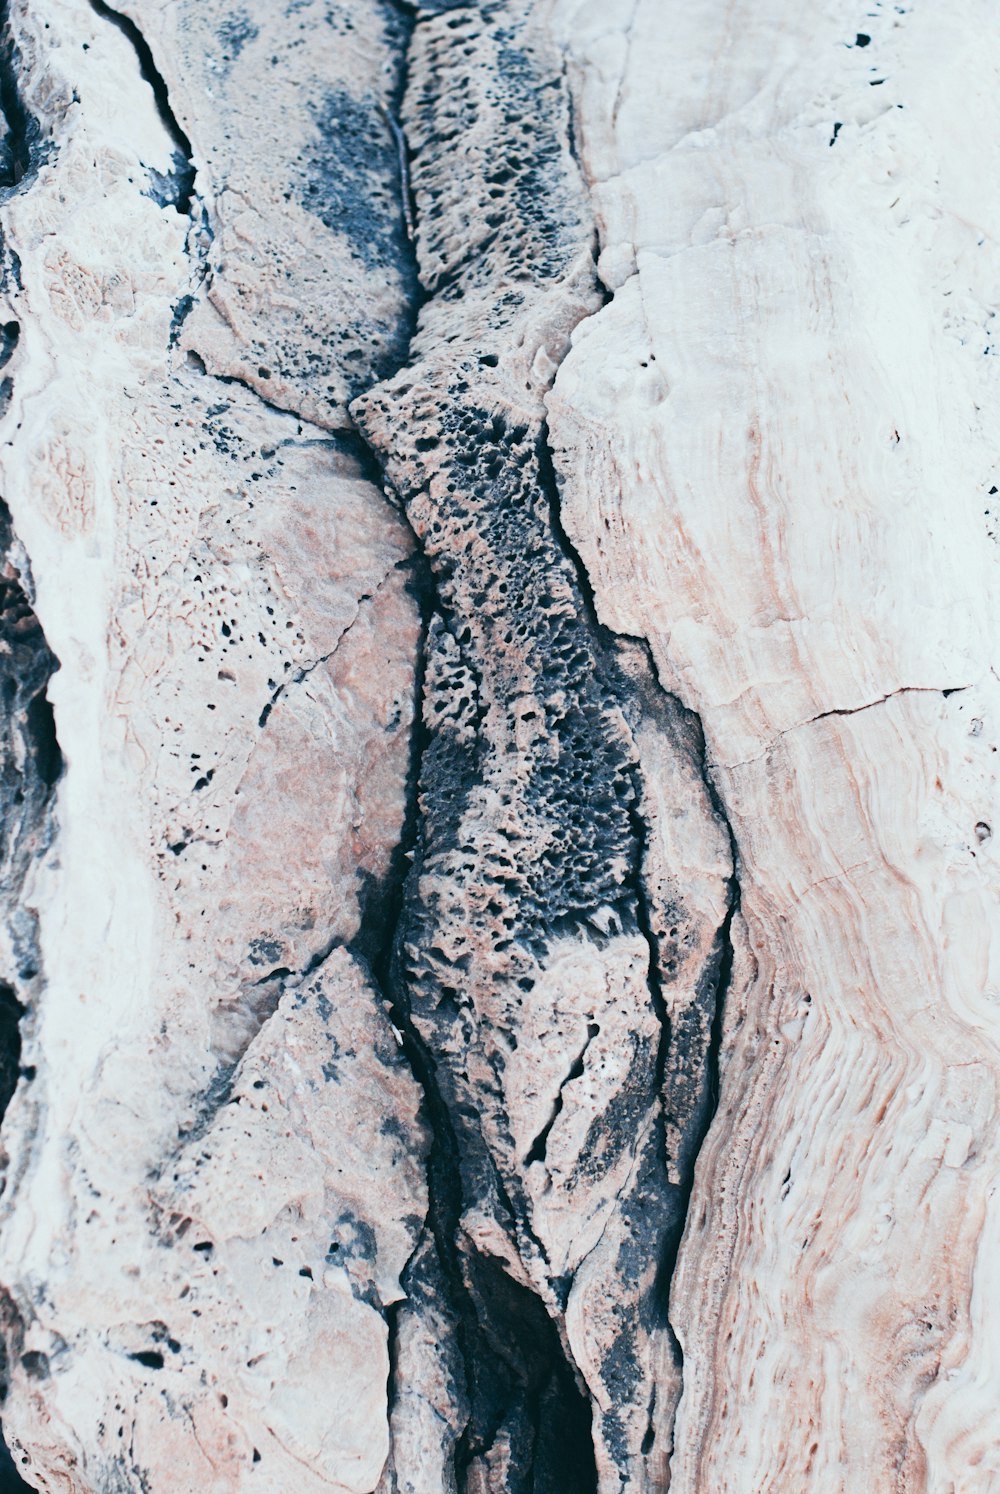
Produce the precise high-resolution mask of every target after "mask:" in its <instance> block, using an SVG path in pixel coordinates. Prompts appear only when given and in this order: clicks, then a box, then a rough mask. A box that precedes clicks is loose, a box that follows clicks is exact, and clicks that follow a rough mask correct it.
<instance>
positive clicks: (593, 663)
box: [351, 5, 732, 1490]
mask: <svg viewBox="0 0 1000 1494" xmlns="http://www.w3.org/2000/svg"><path fill="white" fill-rule="evenodd" d="M410 67H411V81H410V86H409V88H408V90H407V93H406V96H405V99H404V105H403V120H404V125H405V127H406V130H407V138H408V140H409V142H410V146H411V151H412V160H411V179H412V184H413V191H414V200H415V203H416V211H417V225H418V226H417V240H416V242H417V255H418V262H419V267H420V274H421V280H422V283H423V285H424V287H425V291H426V292H427V294H428V296H429V299H428V301H427V302H426V303H425V305H424V307H423V308H422V310H421V314H420V318H419V321H418V325H417V330H416V334H415V337H414V341H413V344H412V348H411V360H410V362H409V364H408V365H407V367H406V368H405V369H403V370H402V371H401V372H400V373H399V374H398V375H397V376H396V377H395V378H394V379H393V380H391V381H390V382H388V383H384V384H381V385H379V386H378V387H377V388H375V389H373V390H372V391H371V392H370V393H368V394H366V395H363V396H361V397H360V398H359V399H358V400H356V401H355V402H354V404H353V405H352V406H351V410H352V413H353V414H354V416H355V418H356V419H357V420H358V422H359V424H360V426H361V429H362V431H363V433H364V434H365V435H366V437H367V439H368V440H369V441H370V442H371V443H372V445H373V446H374V447H375V449H376V450H377V451H378V452H379V454H380V456H381V457H382V459H383V462H384V464H385V471H386V476H387V478H388V480H389V482H390V483H391V485H392V487H393V488H394V490H395V491H396V492H397V493H398V494H399V496H400V498H401V501H402V502H403V504H404V507H405V510H406V514H407V517H408V519H409V521H410V523H411V525H412V526H413V529H414V533H415V534H416V536H417V539H418V542H419V543H420V545H421V547H422V549H423V551H424V554H425V555H426V556H427V559H428V561H429V563H430V565H431V569H432V573H433V575H434V578H435V582H436V590H437V599H438V613H437V616H436V618H435V621H434V623H433V625H432V629H431V634H430V639H429V649H428V660H427V673H426V677H425V682H424V724H425V728H426V730H427V732H428V740H427V743H426V746H425V748H424V753H423V759H422V768H421V776H420V809H421V819H420V834H419V837H418V841H417V845H416V856H415V861H414V867H413V871H412V873H411V874H410V877H409V880H408V883H407V889H406V898H405V905H404V911H403V918H402V922H401V927H400V932H399V945H398V950H397V954H396V967H395V974H394V979H395V982H396V986H397V988H398V990H399V991H400V993H401V998H402V999H403V1000H404V1001H405V1004H406V1007H407V1010H408V1012H409V1015H410V1018H411V1020H412V1023H413V1026H414V1029H415V1033H416V1035H417V1036H418V1038H419V1040H420V1041H421V1043H422V1044H423V1045H425V1047H426V1049H427V1050H428V1052H429V1053H430V1054H431V1055H433V1057H434V1060H435V1082H436V1085H437V1088H438V1092H439V1095H440V1098H441V1101H442V1103H443V1105H444V1108H445V1109H446V1111H447V1113H448V1122H449V1126H450V1128H451V1130H452V1132H453V1142H452V1145H453V1147H454V1153H455V1159H454V1165H455V1167H456V1168H457V1171H458V1175H459V1176H458V1179H457V1180H455V1179H451V1180H450V1181H451V1185H452V1190H453V1193H452V1196H451V1197H450V1198H449V1200H448V1206H449V1208H450V1210H451V1211H452V1214H453V1215H457V1217H456V1218H454V1220H453V1224H454V1225H457V1230H458V1235H457V1241H455V1240H453V1241H452V1244H453V1247H455V1248H457V1256H458V1260H457V1269H458V1271H459V1272H460V1274H461V1276H462V1279H463V1286H464V1289H465V1290H467V1291H468V1292H469V1294H470V1296H471V1299H472V1302H471V1311H472V1312H473V1313H474V1314H475V1331H474V1332H473V1333H470V1334H469V1335H468V1336H467V1340H466V1349H465V1360H466V1375H467V1379H468V1380H469V1382H470V1384H471V1393H470V1420H469V1423H468V1427H467V1429H466V1433H465V1436H464V1439H463V1445H462V1446H461V1447H460V1449H459V1453H458V1457H459V1467H460V1470H461V1471H462V1472H464V1473H465V1477H466V1479H467V1480H468V1482H469V1487H478V1486H479V1483H482V1486H483V1487H487V1488H494V1487H495V1488H502V1489H507V1488H510V1489H512V1490H513V1489H518V1488H521V1487H531V1486H532V1485H531V1482H530V1481H531V1479H532V1478H534V1479H536V1480H537V1481H538V1483H537V1486H538V1487H545V1488H548V1487H560V1486H561V1483H560V1479H561V1478H568V1477H573V1478H575V1479H577V1480H578V1481H579V1485H580V1487H586V1486H588V1484H590V1483H591V1482H592V1481H593V1480H594V1478H595V1477H596V1478H597V1479H598V1480H599V1482H600V1486H601V1487H602V1488H608V1489H611V1488H619V1487H622V1488H634V1489H639V1488H647V1487H652V1480H654V1479H655V1477H656V1476H657V1473H656V1470H657V1468H659V1469H661V1470H662V1468H663V1467H665V1460H666V1457H667V1455H668V1453H669V1441H670V1418H669V1414H668V1408H669V1406H670V1397H669V1396H666V1395H664V1396H663V1397H661V1401H660V1404H659V1406H658V1405H657V1391H656V1386H657V1379H658V1376H659V1375H660V1374H661V1373H662V1369H663V1366H664V1364H667V1365H669V1364H670V1363H671V1357H672V1344H671V1338H670V1330H669V1326H668V1324H667V1321H666V1311H665V1308H666V1301H665V1290H664V1284H663V1281H662V1278H661V1275H660V1267H661V1263H662V1262H664V1261H665V1260H666V1259H667V1258H668V1256H669V1253H670V1251H671V1249H672V1248H676V1243H677V1239H678V1236H679V1232H680V1228H681V1225H682V1223H683V1214H684V1199H685V1197H686V1190H685V1188H684V1186H683V1184H684V1183H687V1182H688V1181H689V1174H690V1166H691V1163H692V1161H693V1155H692V1154H693V1150H694V1147H696V1145H697V1142H695V1144H694V1147H692V1145H691V1140H692V1138H693V1137H699V1136H700V1130H701V1129H703V1127H704V1125H705V1123H706V1120H707V1109H708V1090H709V1082H708V1050H709V1046H710V1036H711V1023H712V1020H713V1018H714V1015H715V1010H716V1002H717V998H718V996H719V992H720V986H721V984H722V966H723V953H724V945H725V934H724V925H725V923H726V918H727V910H728V895H729V894H728V887H727V879H728V876H729V875H730V873H731V869H732V868H731V862H730V859H729V845H728V840H727V838H726V834H725V830H724V828H723V826H722V825H721V823H720V822H719V820H718V819H717V817H716V816H715V814H714V811H713V809H712V806H711V804H710V801H709V797H708V794H707V792H706V789H705V786H704V784H703V782H702V781H701V777H700V771H699V765H698V749H697V743H696V741H694V740H692V738H691V736H690V734H688V735H687V736H685V731H684V724H683V722H682V720H681V717H680V713H676V712H674V713H672V712H671V711H670V710H669V709H668V705H667V702H665V701H664V700H663V698H662V697H659V699H658V698H657V696H658V692H657V689H656V686H655V684H654V683H653V682H652V679H651V675H650V671H649V667H648V664H647V663H646V662H645V661H644V660H643V659H642V658H641V656H640V655H639V654H638V651H634V652H630V654H629V655H628V660H627V662H626V661H625V660H624V659H622V658H619V656H618V651H617V650H616V647H615V645H614V641H613V640H612V639H611V638H610V637H608V636H607V635H605V634H603V633H602V632H601V631H600V630H599V629H598V628H597V627H596V626H595V624H594V622H593V620H592V619H590V618H589V617H588V611H587V605H586V600H585V597H584V594H583V592H582V590H581V585H580V582H579V579H578V577H577V575H576V572H575V569H574V565H573V561H572V558H571V556H570V555H568V554H567V553H566V550H565V547H564V545H563V544H562V542H561V537H560V533H559V524H558V516H557V513H556V507H557V504H556V496H555V492H554V488H553V483H552V475H551V471H550V468H549V464H548V460H547V452H546V448H545V430H544V405H543V397H544V393H545V390H546V388H547V386H548V383H549V381H550V378H551V372H552V369H553V367H554V365H555V363H556V362H557V361H558V359H559V358H560V357H561V356H562V352H563V349H564V347H565V342H566V338H567V335H568V333H569V331H570V330H571V327H572V325H573V324H574V323H575V322H576V321H578V320H579V319H580V318H581V317H583V316H585V315H586V314H587V313H588V312H591V311H593V310H594V309H596V306H597V304H598V298H597V289H596V282H595V279H594V272H593V264H592V259H591V236H592V226H591V223H590V221H589V218H588V217H587V214H586V211H585V202H584V198H583V193H582V189H581V183H580V179H579V176H578V173H577V170H576V167H575V165H574V162H573V159H572V155H571V152H570V149H569V144H568V138H569V112H568V100H567V96H566V92H565V88H564V85H563V79H562V72H561V59H560V57H559V55H558V53H557V52H556V51H555V50H554V49H553V48H552V46H551V44H550V42H549V41H548V40H547V38H546V35H545V32H544V31H543V30H542V29H541V28H539V27H538V26H537V24H536V23H535V22H534V21H533V17H532V7H530V6H518V5H511V6H506V7H493V8H489V7H488V8H485V9H484V11H483V12H482V13H477V12H475V11H472V10H463V11H461V12H459V13H456V14H451V15H441V16H437V17H433V18H428V19H427V20H424V21H421V22H419V23H418V26H417V29H416V33H415V36H414V39H413V43H412V47H411V59H410ZM532 100H533V101H535V110H534V113H533V114H532V115H530V117H529V103H530V101H532ZM452 140H454V148H452V149H446V150H444V151H442V149H441V142H442V141H449V142H451V141H452ZM644 748H645V749H646V753H648V755H649V757H650V759H651V763H650V768H651V777H652V776H654V774H655V787H651V788H649V789H647V788H645V786H644V783H645V764H644V758H645V754H644V751H643V749H644ZM654 764H655V768H654ZM672 811H673V812H675V815H676V818H675V820H674V823H673V824H672V825H671V827H670V831H669V832H668V831H665V830H664V829H663V828H662V827H661V816H669V815H670V814H671V812H672ZM670 832H673V843H672V844H671V846H670V850H669V853H668V854H667V855H664V848H663V846H662V840H663V838H664V837H665V836H667V835H669V834H670ZM664 863H665V864H666V866H665V867H664V871H665V875H663V874H662V873H661V875H662V880H661V878H660V877H657V875H656V874H655V872H658V871H660V869H661V866H662V865H663V864H664ZM666 867H669V870H668V871H667V870H666ZM704 868H709V869H710V870H709V871H708V873H707V874H706V872H705V870H704ZM654 869H655V870H654ZM713 873H714V876H713V875H712V874H713ZM670 879H672V885H671V882H670ZM668 1013H669V1016H668ZM671 1018H672V1020H671ZM668 1064H669V1066H670V1070H671V1072H672V1073H673V1074H675V1076H676V1078H677V1083H676V1084H674V1085H673V1086H671V1088H670V1090H669V1094H667V1093H665V1091H664V1077H665V1071H666V1067H667V1065H668ZM450 1222H451V1221H450ZM503 1278H508V1279H509V1280H510V1281H511V1282H513V1283H516V1284H517V1289H518V1290H519V1292H520V1293H522V1294H525V1297H526V1294H528V1293H531V1294H533V1295H534V1296H535V1297H536V1298H537V1300H538V1302H539V1303H540V1304H543V1305H544V1308H545V1311H546V1312H547V1313H548V1315H549V1317H550V1318H551V1320H552V1322H553V1323H554V1324H555V1327H556V1329H557V1330H558V1333H559V1336H560V1340H561V1342H562V1346H563V1353H564V1355H565V1359H566V1366H565V1367H564V1368H563V1369H562V1370H561V1371H560V1376H559V1380H558V1381H557V1380H556V1379H553V1380H551V1381H542V1382H540V1383H539V1381H538V1379H537V1376H535V1375H534V1374H533V1372H532V1368H531V1362H530V1358H528V1356H527V1353H526V1352H524V1354H523V1362H518V1359H517V1358H515V1359H514V1360H513V1363H511V1364H509V1365H506V1366H505V1365H504V1364H503V1363H502V1362H500V1361H498V1355H497V1349H496V1346H495V1343H493V1342H491V1340H493V1339H494V1338H496V1337H498V1336H499V1328H500V1314H501V1311H503V1310H504V1309H502V1308H498V1306H497V1304H496V1303H495V1302H494V1301H493V1300H492V1299H493V1297H494V1296H495V1292H496V1287H495V1285H494V1282H495V1281H496V1280H501V1279H503ZM504 1290H505V1292H506V1293H507V1294H508V1296H510V1295H511V1293H512V1288H511V1287H510V1286H509V1285H505V1286H504ZM505 1310H506V1312H507V1314H508V1316H510V1317H512V1319H513V1321H514V1322H515V1323H516V1321H517V1315H516V1312H515V1309H514V1308H513V1307H509V1308H507V1309H505ZM521 1310H522V1311H523V1313H524V1327H523V1328H522V1329H521V1336H522V1339H523V1340H524V1341H531V1340H533V1339H534V1337H535V1336H536V1334H537V1331H538V1330H537V1329H536V1328H535V1326H534V1322H535V1319H536V1318H537V1308H536V1307H535V1306H532V1307H531V1312H530V1314H529V1312H528V1304H527V1300H525V1303H524V1307H523V1309H521ZM515 1331H516V1330H515ZM515 1342H516V1340H515ZM518 1347H519V1348H520V1347H522V1346H521V1345H519V1346H518ZM567 1371H568V1373H567ZM574 1377H578V1379H577V1380H576V1384H577V1385H579V1386H581V1387H582V1388H584V1389H585V1390H586V1391H587V1392H588V1394H589V1397H590V1410H591V1413H592V1423H593V1425H592V1428H588V1427H587V1425H586V1415H585V1414H583V1415H581V1413H580V1411H579V1409H577V1407H578V1404H579V1401H578V1391H577V1389H576V1387H575V1385H574ZM536 1421H537V1424H538V1426H537V1432H536V1431H535V1430H534V1427H533V1423H534V1422H536ZM557 1429H559V1430H558V1431H557ZM553 1436H558V1438H559V1441H560V1444H561V1447H562V1459H563V1461H564V1464H565V1468H564V1470H563V1473H562V1474H559V1473H558V1472H557V1470H556V1469H555V1468H554V1467H552V1468H548V1469H546V1468H545V1465H544V1462H543V1461H539V1460H540V1459H542V1458H543V1450H540V1448H539V1444H541V1443H544V1440H545V1438H546V1437H548V1438H550V1439H551V1438H552V1437H553ZM591 1448H593V1453H591ZM574 1457H576V1458H578V1460H579V1461H578V1463H577V1464H576V1465H574V1464H573V1463H572V1462H571V1460H572V1459H573V1458H574ZM591 1457H594V1458H595V1459H596V1470H595V1469H594V1468H593V1466H592V1465H591V1464H590V1458H591ZM571 1467H572V1468H573V1469H574V1471H573V1473H572V1475H570V1473H569V1472H568V1471H567V1470H568V1469H569V1468H571Z"/></svg>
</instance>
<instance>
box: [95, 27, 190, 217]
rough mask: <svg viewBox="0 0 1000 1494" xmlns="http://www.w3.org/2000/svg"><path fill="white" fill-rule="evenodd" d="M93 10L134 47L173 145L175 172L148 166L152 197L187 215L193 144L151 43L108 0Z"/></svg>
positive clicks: (140, 68) (161, 203) (144, 77)
mask: <svg viewBox="0 0 1000 1494" xmlns="http://www.w3.org/2000/svg"><path fill="white" fill-rule="evenodd" d="M90 7H91V9H92V10H93V12H94V14H95V15H98V16H100V17H101V19H102V20H105V21H108V22H110V24H111V25H112V26H114V27H116V28H117V29H118V30H119V31H120V32H121V33H122V35H123V36H124V37H125V38H126V39H127V41H128V42H129V44H130V45H131V47H132V49H133V51H134V52H135V56H136V61H137V62H138V64H139V71H140V73H141V74H142V77H143V79H144V81H145V82H146V83H148V84H149V87H150V88H151V89H152V93H153V98H154V99H155V101H156V107H157V111H158V112H159V116H160V119H161V120H162V122H163V125H164V127H165V129H166V131H167V133H168V135H169V136H170V138H171V140H172V141H173V143H174V165H173V170H172V171H170V172H168V173H167V174H165V175H164V174H163V173H161V172H158V171H155V170H153V169H151V168H150V167H148V166H147V168H146V169H147V171H149V174H150V182H151V185H152V188H153V194H154V196H155V197H156V200H157V201H158V202H159V203H160V205H161V207H166V206H168V205H169V206H171V207H175V208H176V209H177V211H178V212H179V213H182V214H185V215H187V214H189V213H190V212H191V207H192V203H193V201H194V191H195V165H194V157H193V154H192V150H191V141H190V140H189V139H188V137H187V135H186V134H185V132H184V130H183V129H182V128H181V125H180V123H179V122H178V119H177V116H176V114H175V113H174V111H173V109H172V108H171V106H170V93H169V90H168V88H167V84H166V80H165V78H164V76H163V74H162V73H161V72H160V70H159V69H158V67H157V66H156V61H155V59H154V57H153V53H152V50H151V48H150V46H149V43H148V42H147V40H146V38H145V36H144V35H143V34H142V31H141V30H140V29H139V27H138V26H137V25H136V23H135V21H133V20H132V19H131V17H130V16H128V15H126V14H125V12H124V11H121V10H114V9H112V7H111V6H110V5H108V4H106V3H105V0H90Z"/></svg>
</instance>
